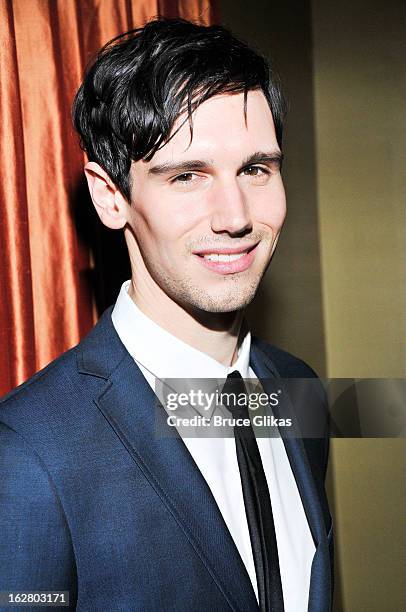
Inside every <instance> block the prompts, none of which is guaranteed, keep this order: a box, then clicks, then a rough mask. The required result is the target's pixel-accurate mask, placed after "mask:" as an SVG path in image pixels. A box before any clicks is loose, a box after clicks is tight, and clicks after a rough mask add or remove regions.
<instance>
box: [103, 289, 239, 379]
mask: <svg viewBox="0 0 406 612" xmlns="http://www.w3.org/2000/svg"><path fill="white" fill-rule="evenodd" d="M130 282H131V281H130V280H128V281H125V282H124V283H123V285H122V286H121V290H120V293H119V295H118V298H117V301H116V304H115V306H114V309H113V312H112V314H111V318H112V321H113V325H114V327H115V329H116V331H117V333H118V335H119V337H120V340H121V341H122V343H123V344H124V346H125V347H126V349H127V351H128V352H129V353H130V355H131V356H132V357H133V359H135V361H136V362H137V363H139V364H140V365H142V366H143V367H144V368H145V369H146V370H148V371H149V372H150V373H151V374H153V375H154V376H155V377H158V378H161V379H164V378H226V377H227V375H228V374H229V373H230V372H233V371H235V370H238V371H239V372H240V374H241V376H242V377H243V378H248V376H249V373H248V372H249V359H250V348H251V333H250V332H249V331H248V332H247V333H246V334H245V336H244V339H243V341H242V343H241V344H240V347H239V349H238V353H237V360H236V362H235V363H234V364H233V365H232V366H225V365H223V364H222V363H220V362H219V361H216V359H213V357H210V356H209V355H207V354H206V353H203V352H202V351H199V350H198V349H196V348H194V347H192V346H190V345H189V344H187V343H186V342H183V341H182V340H180V339H179V338H177V337H176V336H174V335H173V334H170V333H169V332H168V331H166V330H165V329H164V328H163V327H160V326H159V325H157V324H156V323H155V322H154V321H153V320H152V319H150V318H149V317H147V316H146V315H145V314H144V313H143V312H142V311H141V310H140V309H139V308H138V306H137V305H136V304H135V303H134V301H133V300H132V299H131V297H130V296H129V295H128V288H129V286H130Z"/></svg>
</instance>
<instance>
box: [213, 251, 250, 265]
mask: <svg viewBox="0 0 406 612" xmlns="http://www.w3.org/2000/svg"><path fill="white" fill-rule="evenodd" d="M244 255H246V252H245V253H234V254H233V255H226V254H223V253H221V254H219V253H209V254H207V255H204V258H205V259H208V260H210V261H218V262H224V263H228V262H229V261H236V260H237V259H241V257H244Z"/></svg>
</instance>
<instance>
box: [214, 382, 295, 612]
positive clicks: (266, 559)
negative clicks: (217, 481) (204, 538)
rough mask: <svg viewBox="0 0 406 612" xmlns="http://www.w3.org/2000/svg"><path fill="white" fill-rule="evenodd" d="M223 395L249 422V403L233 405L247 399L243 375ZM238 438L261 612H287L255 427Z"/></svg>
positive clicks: (240, 430) (239, 430) (238, 430)
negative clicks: (225, 395) (285, 610)
mask: <svg viewBox="0 0 406 612" xmlns="http://www.w3.org/2000/svg"><path fill="white" fill-rule="evenodd" d="M222 392H223V393H229V394H230V393H231V396H228V397H229V399H228V404H227V407H228V409H229V410H230V412H231V413H232V416H233V417H235V418H244V419H249V412H248V407H247V405H246V403H245V405H238V403H237V402H234V401H233V400H234V398H235V399H237V400H238V398H242V395H241V394H244V395H245V396H247V390H246V388H245V385H244V381H243V379H242V377H241V374H240V373H239V372H237V371H235V372H231V374H229V375H228V376H227V380H226V383H225V385H224V387H223V391H222ZM230 400H231V401H230ZM239 403H240V404H241V403H242V402H241V401H240V402H239ZM234 438H235V446H236V450H237V460H238V467H239V470H240V477H241V485H242V492H243V497H244V505H245V513H246V516H247V522H248V529H249V533H250V538H251V547H252V553H253V557H254V564H255V572H256V576H257V585H258V599H259V607H260V610H261V612H283V610H284V606H283V594H282V583H281V575H280V571H279V557H278V547H277V543H276V535H275V525H274V521H273V515H272V506H271V499H270V496H269V489H268V484H267V482H266V476H265V472H264V468H263V466H262V461H261V455H260V453H259V449H258V445H257V441H256V439H255V434H254V430H253V429H252V425H251V424H250V425H249V426H246V425H245V426H244V425H236V426H235V427H234Z"/></svg>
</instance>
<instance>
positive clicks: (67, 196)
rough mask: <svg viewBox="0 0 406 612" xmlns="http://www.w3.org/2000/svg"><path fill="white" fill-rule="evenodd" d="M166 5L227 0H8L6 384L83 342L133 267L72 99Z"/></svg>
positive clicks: (2, 53) (1, 8) (194, 7)
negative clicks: (86, 173)
mask: <svg viewBox="0 0 406 612" xmlns="http://www.w3.org/2000/svg"><path fill="white" fill-rule="evenodd" d="M158 15H162V16H166V17H177V16H180V17H184V18H186V19H194V20H199V21H200V22H202V23H206V24H209V23H213V22H214V21H216V20H217V7H216V4H215V1H210V0H161V1H158V0H14V1H13V0H0V31H1V49H0V73H1V78H0V113H1V115H0V156H1V180H0V203H1V208H0V215H1V216H0V221H1V225H0V258H1V259H0V291H1V297H0V395H2V394H3V393H5V392H7V391H8V390H9V389H11V388H13V387H14V386H16V385H17V384H19V383H20V382H22V381H23V380H25V379H27V378H28V377H29V376H31V375H32V374H33V373H34V372H36V371H37V370H39V369H40V368H41V367H43V366H44V365H46V364H47V363H49V362H50V361H51V360H52V359H54V358H55V357H56V356H58V355H59V354H60V353H62V352H63V351H64V350H66V349H68V348H69V347H71V346H73V345H74V344H76V343H77V342H78V341H79V340H80V339H81V338H82V337H83V335H84V334H85V333H87V331H89V329H90V328H91V327H92V326H93V325H94V323H95V321H96V319H97V316H98V314H100V310H102V309H103V308H104V307H106V306H107V305H108V304H110V303H112V302H113V301H114V299H115V297H116V295H115V291H116V289H117V288H118V286H119V283H121V281H122V280H123V278H125V276H126V274H127V273H128V272H127V270H126V265H127V263H126V261H125V256H124V255H123V251H122V245H121V247H120V248H121V251H120V248H119V246H120V245H119V243H120V239H118V238H117V237H116V236H114V237H113V236H112V235H111V232H110V233H109V232H106V231H104V230H103V228H100V226H99V225H96V224H94V218H93V217H91V215H92V213H91V212H90V206H89V202H88V196H87V195H86V191H85V189H84V184H83V174H82V168H83V162H84V157H83V153H82V152H81V151H80V149H79V146H78V141H77V137H76V135H75V134H74V131H73V128H72V127H71V120H70V105H71V102H72V99H73V96H74V93H75V91H76V89H77V88H78V86H79V84H80V81H81V77H82V75H83V71H84V67H85V65H86V64H87V63H88V61H89V60H90V58H91V57H92V56H93V55H94V53H95V52H96V51H97V49H98V48H100V47H101V46H102V45H103V44H104V43H105V42H107V41H108V40H109V39H110V38H113V37H114V36H116V35H117V34H119V33H121V32H123V31H125V30H128V29H131V28H134V27H139V26H141V25H143V24H144V23H145V22H146V21H147V20H148V19H150V18H152V17H154V16H158ZM89 219H91V220H90V221H89ZM116 247H117V249H116ZM120 253H121V254H120ZM109 279H113V280H109Z"/></svg>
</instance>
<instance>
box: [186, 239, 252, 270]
mask: <svg viewBox="0 0 406 612" xmlns="http://www.w3.org/2000/svg"><path fill="white" fill-rule="evenodd" d="M258 245H259V242H256V243H255V244H253V245H249V246H240V247H235V248H221V247H216V248H207V249H204V250H202V251H195V252H194V253H193V255H194V256H195V257H196V258H197V260H198V261H199V262H200V263H201V264H202V265H203V266H205V267H206V268H208V269H209V270H213V271H214V272H217V273H218V274H235V273H237V272H244V271H245V270H248V268H249V267H250V266H251V265H252V263H253V261H254V259H255V254H256V249H257V247H258Z"/></svg>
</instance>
